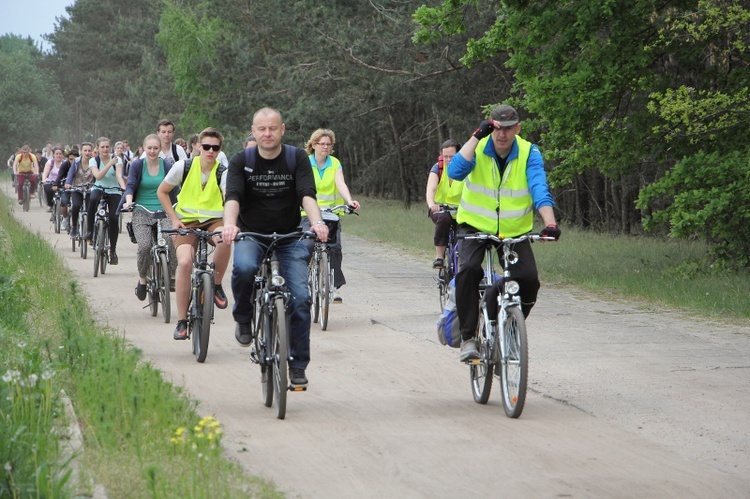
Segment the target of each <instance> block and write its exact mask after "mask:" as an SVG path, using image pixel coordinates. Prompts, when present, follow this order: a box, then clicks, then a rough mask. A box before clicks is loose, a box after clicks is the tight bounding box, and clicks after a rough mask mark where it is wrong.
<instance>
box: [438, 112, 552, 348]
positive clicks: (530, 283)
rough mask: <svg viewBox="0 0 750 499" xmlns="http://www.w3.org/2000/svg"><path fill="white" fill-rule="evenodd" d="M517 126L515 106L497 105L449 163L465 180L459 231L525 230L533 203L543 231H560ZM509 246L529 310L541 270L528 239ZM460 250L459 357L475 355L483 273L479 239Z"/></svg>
mask: <svg viewBox="0 0 750 499" xmlns="http://www.w3.org/2000/svg"><path fill="white" fill-rule="evenodd" d="M520 131H521V123H520V119H519V117H518V112H516V110H515V109H513V108H512V107H511V106H507V105H500V106H497V107H496V108H495V109H493V110H492V112H491V113H490V119H489V120H485V121H483V122H482V123H481V124H480V125H479V128H477V129H476V130H475V131H474V134H473V135H472V136H471V138H469V140H468V141H467V142H466V143H465V144H464V145H463V147H462V148H461V150H460V151H459V152H458V154H457V155H456V156H455V157H454V158H453V160H452V161H451V162H450V164H449V165H448V175H449V176H450V177H451V178H455V179H458V180H465V184H464V189H463V193H462V195H461V202H460V203H459V207H458V214H457V217H456V220H457V222H458V224H459V227H458V232H459V234H462V233H463V234H465V233H474V232H489V233H491V234H494V235H497V236H499V237H516V236H520V235H522V234H526V233H527V232H531V230H532V229H533V227H534V208H536V210H537V211H538V212H539V215H540V216H541V217H542V220H543V222H544V226H545V228H544V229H543V230H542V231H541V233H542V235H545V236H551V237H554V238H555V239H557V238H559V237H560V229H559V228H558V227H557V222H556V221H555V213H554V210H553V207H554V205H555V202H554V200H553V199H552V195H551V194H550V191H549V185H548V184H547V174H546V172H545V171H544V160H543V159H542V154H541V153H540V152H539V149H538V148H537V146H536V145H534V144H532V143H531V142H528V141H526V140H524V139H522V138H521V137H519V136H518V133H519V132H520ZM513 250H514V251H515V252H516V253H517V254H518V255H519V261H518V263H517V264H516V265H514V266H513V267H512V269H511V277H512V278H513V279H514V280H515V281H517V282H518V284H519V285H520V286H521V291H520V297H521V310H522V311H523V314H524V316H528V314H529V312H530V311H531V308H532V307H533V306H534V303H535V302H536V297H537V293H538V291H539V275H538V273H537V269H536V262H535V260H534V254H533V252H532V251H531V243H530V242H529V241H525V242H523V243H520V244H516V245H515V247H514V248H513ZM458 255H459V272H458V274H457V275H456V311H457V312H458V321H459V326H460V329H461V339H462V341H461V361H462V362H463V361H467V360H472V359H477V358H479V350H478V346H477V341H476V339H475V336H476V328H477V322H478V320H479V309H478V307H477V303H478V302H479V283H480V281H481V280H482V277H483V273H484V271H483V269H482V261H483V260H484V249H483V245H482V243H481V242H478V241H472V240H462V241H461V243H460V246H459V250H458Z"/></svg>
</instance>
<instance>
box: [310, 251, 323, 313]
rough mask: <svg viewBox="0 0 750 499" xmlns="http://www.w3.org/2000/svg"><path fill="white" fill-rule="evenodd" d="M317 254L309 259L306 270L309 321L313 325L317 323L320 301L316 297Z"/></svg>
mask: <svg viewBox="0 0 750 499" xmlns="http://www.w3.org/2000/svg"><path fill="white" fill-rule="evenodd" d="M316 253H317V252H314V253H313V256H312V258H311V259H310V266H309V267H308V268H307V288H308V289H309V290H310V320H311V321H312V322H313V323H317V322H318V317H319V316H320V310H319V308H318V303H319V301H320V299H319V297H318V269H319V267H318V263H317V262H318V259H317V256H316Z"/></svg>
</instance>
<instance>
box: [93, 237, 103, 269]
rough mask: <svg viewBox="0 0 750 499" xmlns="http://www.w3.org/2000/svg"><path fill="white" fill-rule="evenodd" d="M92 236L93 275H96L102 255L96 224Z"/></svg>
mask: <svg viewBox="0 0 750 499" xmlns="http://www.w3.org/2000/svg"><path fill="white" fill-rule="evenodd" d="M92 237H93V238H94V239H92V240H91V249H92V250H94V277H97V276H98V275H99V260H100V259H101V257H102V252H101V250H100V245H101V244H103V243H102V240H101V239H100V238H99V226H98V225H97V226H96V231H95V232H94V235H93V236H92Z"/></svg>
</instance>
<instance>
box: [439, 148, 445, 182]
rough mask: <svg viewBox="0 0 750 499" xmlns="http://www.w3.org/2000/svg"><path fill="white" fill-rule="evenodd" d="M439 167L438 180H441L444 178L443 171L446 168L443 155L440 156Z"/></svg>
mask: <svg viewBox="0 0 750 499" xmlns="http://www.w3.org/2000/svg"><path fill="white" fill-rule="evenodd" d="M437 165H438V179H441V178H443V169H444V167H445V165H444V164H443V155H442V154H441V155H440V156H438V162H437Z"/></svg>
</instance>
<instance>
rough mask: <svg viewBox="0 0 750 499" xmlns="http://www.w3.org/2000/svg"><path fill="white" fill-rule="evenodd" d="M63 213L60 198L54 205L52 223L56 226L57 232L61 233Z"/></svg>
mask: <svg viewBox="0 0 750 499" xmlns="http://www.w3.org/2000/svg"><path fill="white" fill-rule="evenodd" d="M61 219H62V214H61V213H60V199H59V198H58V199H55V202H54V204H53V205H52V224H53V226H54V227H55V234H59V233H60V222H61V221H62V220H61Z"/></svg>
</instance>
